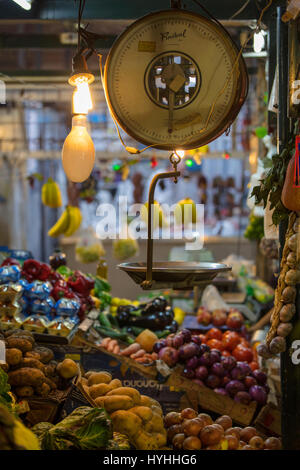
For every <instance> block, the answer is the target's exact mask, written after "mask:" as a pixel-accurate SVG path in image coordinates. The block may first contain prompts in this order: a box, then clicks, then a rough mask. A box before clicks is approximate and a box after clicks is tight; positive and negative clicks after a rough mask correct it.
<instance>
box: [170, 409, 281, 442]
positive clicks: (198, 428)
mask: <svg viewBox="0 0 300 470" xmlns="http://www.w3.org/2000/svg"><path fill="white" fill-rule="evenodd" d="M164 423H165V427H166V428H167V436H168V443H169V444H170V445H172V447H173V449H176V450H182V449H183V450H201V449H202V450H280V449H281V441H280V439H278V438H276V437H269V438H266V439H265V438H263V437H262V436H260V434H259V433H258V431H257V430H256V429H255V428H254V427H251V426H247V427H245V428H241V427H233V423H232V419H231V418H230V416H227V415H223V416H220V417H219V418H217V419H216V420H215V421H213V419H212V418H211V416H210V415H209V414H207V413H200V414H198V413H197V411H195V410H193V409H192V408H185V409H184V410H182V411H181V412H175V411H174V412H170V413H168V414H167V415H166V416H165V418H164Z"/></svg>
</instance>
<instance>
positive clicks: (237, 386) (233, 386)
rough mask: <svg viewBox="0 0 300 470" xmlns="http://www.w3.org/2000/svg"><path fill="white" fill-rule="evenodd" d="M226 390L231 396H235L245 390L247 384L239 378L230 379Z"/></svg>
mask: <svg viewBox="0 0 300 470" xmlns="http://www.w3.org/2000/svg"><path fill="white" fill-rule="evenodd" d="M225 390H226V392H227V393H228V394H229V395H230V396H231V397H234V395H236V394H237V393H238V392H244V391H245V385H244V384H243V383H242V382H240V381H239V380H230V382H229V383H228V384H227V385H226V387H225Z"/></svg>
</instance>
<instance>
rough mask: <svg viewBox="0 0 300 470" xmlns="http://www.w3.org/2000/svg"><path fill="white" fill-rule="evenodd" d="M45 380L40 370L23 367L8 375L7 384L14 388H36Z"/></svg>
mask: <svg viewBox="0 0 300 470" xmlns="http://www.w3.org/2000/svg"><path fill="white" fill-rule="evenodd" d="M45 378H46V377H45V375H44V374H43V372H42V371H41V370H39V369H31V368H30V367H23V368H22V369H18V370H14V371H12V372H9V373H8V382H9V383H10V385H12V386H14V387H21V386H22V385H30V386H31V387H38V386H39V385H42V383H43V382H44V380H45Z"/></svg>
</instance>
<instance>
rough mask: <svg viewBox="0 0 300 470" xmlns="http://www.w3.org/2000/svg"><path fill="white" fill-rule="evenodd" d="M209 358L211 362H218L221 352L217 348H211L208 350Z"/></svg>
mask: <svg viewBox="0 0 300 470" xmlns="http://www.w3.org/2000/svg"><path fill="white" fill-rule="evenodd" d="M210 358H211V361H212V363H214V362H220V360H221V353H220V351H218V350H217V349H211V351H210Z"/></svg>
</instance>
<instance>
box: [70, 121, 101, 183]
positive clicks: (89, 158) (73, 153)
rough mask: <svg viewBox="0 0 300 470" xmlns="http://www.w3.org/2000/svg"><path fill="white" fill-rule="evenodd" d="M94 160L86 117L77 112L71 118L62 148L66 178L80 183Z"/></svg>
mask: <svg viewBox="0 0 300 470" xmlns="http://www.w3.org/2000/svg"><path fill="white" fill-rule="evenodd" d="M94 162H95V147H94V143H93V141H92V139H91V137H90V135H89V133H88V131H87V117H86V116H85V115H84V114H77V115H75V116H73V118H72V129H71V132H70V134H69V135H68V136H67V138H66V140H65V142H64V145H63V149H62V164H63V168H64V171H65V173H66V175H67V178H68V179H69V180H70V181H73V182H74V183H82V182H83V181H85V180H86V179H88V177H89V176H90V174H91V172H92V170H93V166H94Z"/></svg>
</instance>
